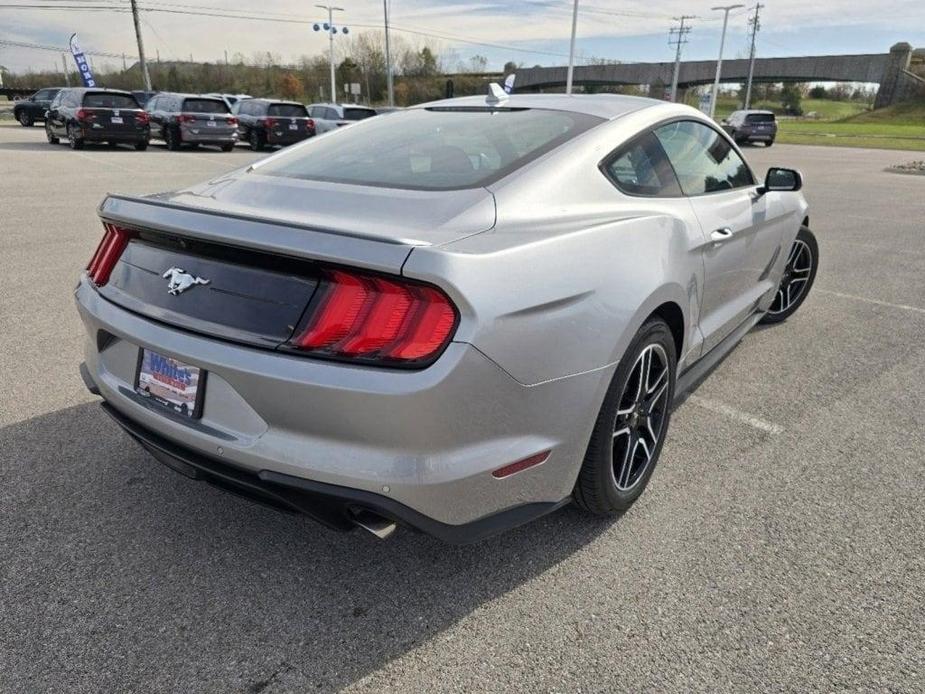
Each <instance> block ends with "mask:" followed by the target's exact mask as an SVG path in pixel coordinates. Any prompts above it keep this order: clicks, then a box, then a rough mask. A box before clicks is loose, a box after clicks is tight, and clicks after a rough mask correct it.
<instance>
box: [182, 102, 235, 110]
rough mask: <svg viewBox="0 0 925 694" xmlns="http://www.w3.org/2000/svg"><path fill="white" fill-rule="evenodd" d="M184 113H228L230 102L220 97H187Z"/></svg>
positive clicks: (184, 103)
mask: <svg viewBox="0 0 925 694" xmlns="http://www.w3.org/2000/svg"><path fill="white" fill-rule="evenodd" d="M182 110H183V112H184V113H228V104H226V103H225V102H224V101H221V100H219V99H186V100H184V101H183V109H182Z"/></svg>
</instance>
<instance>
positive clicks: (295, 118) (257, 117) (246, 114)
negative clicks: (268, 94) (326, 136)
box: [231, 99, 315, 152]
mask: <svg viewBox="0 0 925 694" xmlns="http://www.w3.org/2000/svg"><path fill="white" fill-rule="evenodd" d="M231 112H232V113H234V114H235V115H236V116H237V117H238V137H239V138H240V139H241V140H246V141H248V142H250V145H251V149H252V150H254V151H255V152H259V151H260V150H262V149H263V148H264V147H266V146H267V145H279V146H281V147H285V146H286V145H291V144H294V143H296V142H301V141H302V140H304V139H306V138H308V137H312V136H313V135H314V134H315V121H313V120H312V119H311V118H309V117H308V109H307V108H305V106H303V105H302V104H299V103H296V102H295V101H273V100H272V99H242V100H241V101H239V102H238V103H236V104H235V105H234V107H233V108H232V110H231Z"/></svg>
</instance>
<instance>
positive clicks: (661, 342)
mask: <svg viewBox="0 0 925 694" xmlns="http://www.w3.org/2000/svg"><path fill="white" fill-rule="evenodd" d="M676 368H677V355H676V354H675V343H674V338H673V337H672V334H671V330H669V328H668V326H667V325H666V324H665V322H664V321H663V320H661V319H660V318H654V319H651V320H649V321H648V322H647V323H646V324H645V325H643V326H642V328H641V329H640V330H639V332H638V333H637V334H636V337H635V338H633V341H632V342H631V343H630V346H629V349H627V351H626V355H625V356H624V357H623V359H622V360H621V361H620V365H619V366H618V367H617V371H616V373H615V374H614V377H613V381H612V382H611V384H610V388H609V390H608V391H607V396H606V397H605V398H604V404H603V405H602V406H601V411H600V414H599V415H598V417H597V422H596V423H595V425H594V431H593V433H592V434H591V441H590V443H589V444H588V451H587V453H586V454H585V460H584V463H583V464H582V467H581V472H580V473H579V474H578V481H577V482H576V484H575V490H574V492H573V495H574V498H575V502H576V503H577V504H578V505H579V506H580V507H581V508H583V509H585V510H586V511H590V512H591V513H595V514H599V515H605V514H612V513H621V512H623V511H626V510H627V509H628V508H629V507H630V506H631V505H632V504H633V502H634V501H636V499H638V498H639V496H640V495H641V494H642V492H643V490H645V488H646V485H647V484H648V483H649V478H650V477H651V476H652V472H653V470H654V469H655V464H656V462H658V458H659V455H660V454H661V451H662V443H663V442H664V440H665V433H666V432H667V431H668V423H669V420H670V418H671V401H672V398H673V397H674V386H675V370H676Z"/></svg>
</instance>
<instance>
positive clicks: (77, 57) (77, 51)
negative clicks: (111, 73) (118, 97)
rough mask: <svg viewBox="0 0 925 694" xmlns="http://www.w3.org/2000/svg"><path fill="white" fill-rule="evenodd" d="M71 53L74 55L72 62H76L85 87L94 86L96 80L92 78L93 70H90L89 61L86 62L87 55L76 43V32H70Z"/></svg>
mask: <svg viewBox="0 0 925 694" xmlns="http://www.w3.org/2000/svg"><path fill="white" fill-rule="evenodd" d="M70 44H71V55H73V56H74V62H75V63H77V72H79V73H80V79H82V80H83V82H84V86H85V87H95V86H96V80H94V79H93V71H92V70H90V63H88V62H87V56H85V55H84V52H83V51H82V50H81V48H80V44H79V43H77V34H71V40H70Z"/></svg>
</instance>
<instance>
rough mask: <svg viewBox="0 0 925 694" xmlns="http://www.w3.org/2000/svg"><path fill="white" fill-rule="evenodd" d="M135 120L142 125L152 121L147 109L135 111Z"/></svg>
mask: <svg viewBox="0 0 925 694" xmlns="http://www.w3.org/2000/svg"><path fill="white" fill-rule="evenodd" d="M135 122H136V123H138V124H140V125H147V124H148V123H150V122H151V116H149V115H148V112H147V111H137V112H136V113H135Z"/></svg>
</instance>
